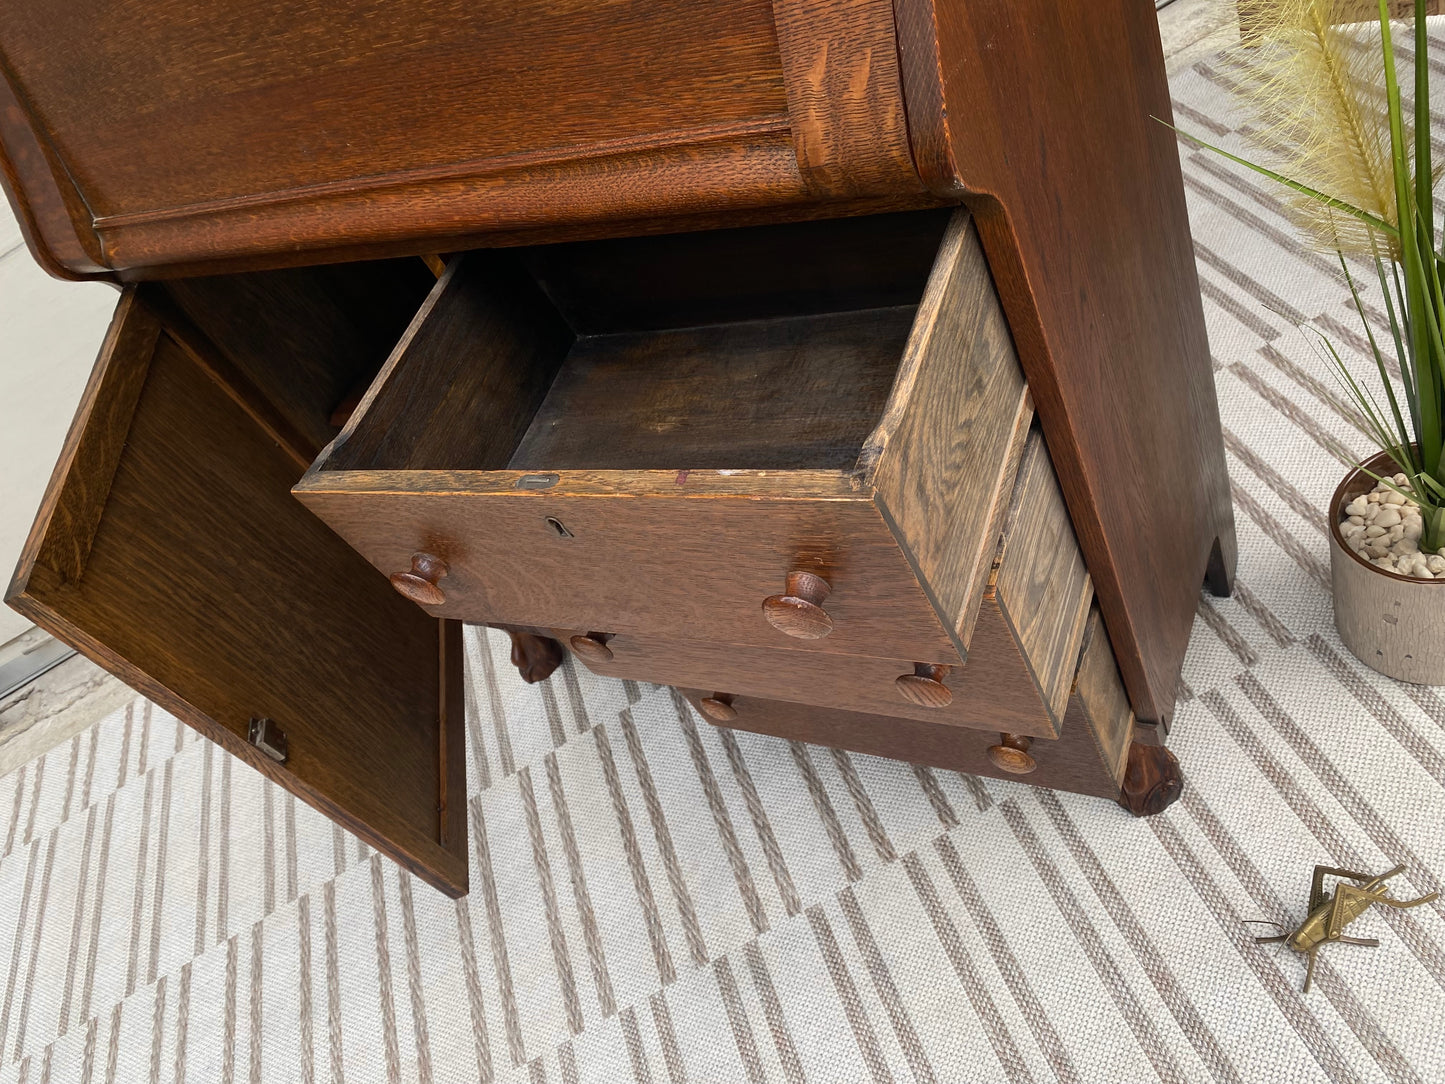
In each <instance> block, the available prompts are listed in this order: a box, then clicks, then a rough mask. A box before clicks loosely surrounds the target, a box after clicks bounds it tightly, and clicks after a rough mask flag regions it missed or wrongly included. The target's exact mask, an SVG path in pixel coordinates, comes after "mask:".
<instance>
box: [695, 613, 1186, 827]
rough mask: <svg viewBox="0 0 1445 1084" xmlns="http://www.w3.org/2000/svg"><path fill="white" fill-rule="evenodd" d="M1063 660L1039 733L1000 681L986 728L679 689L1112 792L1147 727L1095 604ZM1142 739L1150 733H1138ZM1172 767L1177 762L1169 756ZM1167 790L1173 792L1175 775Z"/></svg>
mask: <svg viewBox="0 0 1445 1084" xmlns="http://www.w3.org/2000/svg"><path fill="white" fill-rule="evenodd" d="M1071 662H1076V664H1077V669H1075V668H1074V666H1073V665H1071V666H1070V677H1069V679H1068V681H1067V682H1066V683H1065V686H1064V695H1065V710H1064V714H1063V719H1062V727H1061V729H1060V731H1059V732H1058V734H1057V735H1055V736H1054V737H1052V738H1044V739H1042V740H1041V739H1039V738H1038V737H1031V736H1029V735H1027V734H1023V733H1021V732H1019V731H1016V730H1010V729H1009V727H1010V726H1011V725H1012V723H1013V721H1014V714H1015V713H1014V712H1013V711H1012V710H1011V708H1010V706H1009V704H1008V703H1007V698H1008V696H1009V695H1010V693H1011V692H1012V691H1013V690H1010V689H1008V688H1006V687H1003V688H1000V689H999V690H998V695H997V697H996V701H995V703H996V711H995V713H994V715H993V718H994V720H995V726H994V727H993V728H992V729H991V730H990V729H989V728H986V727H980V728H979V729H976V730H975V729H970V728H965V727H958V726H940V725H939V724H938V723H937V722H931V723H930V722H925V721H922V720H919V719H914V718H906V717H900V716H899V715H898V714H897V713H896V712H891V711H890V713H889V714H888V715H873V714H867V713H865V712H861V711H856V710H854V711H844V710H839V709H837V708H833V707H819V706H816V705H813V704H802V703H794V702H790V701H786V700H768V699H764V698H761V697H754V696H728V697H727V698H726V700H725V701H719V699H718V697H717V694H716V693H715V692H712V691H710V690H706V689H697V688H693V689H682V690H681V692H682V694H683V695H684V696H685V697H686V698H687V700H688V701H689V702H690V703H691V704H692V706H693V707H695V708H697V709H698V711H699V712H700V713H701V714H702V715H703V716H704V717H705V718H706V719H707V720H708V721H709V722H712V723H715V724H718V725H722V726H728V727H732V728H734V729H739V730H751V731H755V732H757V733H759V734H771V735H774V736H775V737H780V738H788V739H791V740H793V741H805V742H812V743H813V744H815V745H828V746H836V747H839V748H843V749H852V750H855V751H856V752H860V753H871V754H873V755H875V756H883V757H891V758H893V759H895V760H907V761H908V762H910V763H912V764H927V765H930V766H932V767H935V768H952V769H954V770H956V771H960V772H967V773H968V774H970V775H987V776H993V777H994V778H997V779H1017V780H1020V781H1022V782H1025V783H1031V784H1033V785H1034V786H1040V787H1051V788H1056V789H1059V790H1069V791H1074V792H1075V793H1078V794H1093V795H1097V796H1098V797H1101V798H1112V799H1116V800H1117V799H1119V798H1120V796H1121V795H1120V791H1121V789H1122V788H1123V786H1124V785H1125V784H1126V771H1134V770H1142V769H1143V765H1141V766H1140V769H1136V768H1135V767H1134V765H1133V760H1134V757H1135V755H1136V753H1138V752H1145V756H1143V757H1141V758H1140V759H1141V760H1144V761H1147V760H1148V759H1149V757H1148V753H1147V751H1145V750H1142V749H1141V748H1140V743H1138V742H1135V741H1134V738H1135V737H1136V736H1138V735H1137V734H1136V730H1139V729H1143V730H1152V729H1153V728H1137V727H1136V725H1135V720H1134V714H1133V712H1132V711H1130V709H1129V698H1128V696H1127V695H1126V694H1125V692H1124V686H1123V683H1122V682H1121V681H1120V679H1119V669H1118V667H1117V666H1116V665H1115V662H1114V652H1113V649H1112V647H1111V645H1110V643H1109V637H1108V634H1107V633H1105V631H1104V623H1103V621H1102V620H1101V619H1100V617H1099V611H1098V610H1097V609H1095V610H1093V611H1092V612H1091V613H1090V614H1089V615H1088V619H1087V622H1086V624H1085V628H1084V635H1083V643H1082V645H1081V646H1080V650H1079V653H1078V655H1077V656H1076V657H1075V659H1074V660H1071ZM1006 685H1007V682H1005V686H1006ZM719 703H725V704H726V707H727V709H728V711H727V717H726V718H725V719H719V718H718V717H717V714H716V709H717V705H718V704H719ZM1145 740H1146V741H1152V740H1153V738H1152V736H1146V738H1145ZM1154 752H1155V753H1158V754H1161V756H1160V759H1161V760H1163V761H1168V760H1170V759H1172V758H1169V757H1168V756H1167V754H1163V752H1162V750H1154ZM1175 767H1176V770H1177V764H1176V765H1175ZM1156 785H1158V784H1156ZM1169 785H1170V784H1169V783H1168V781H1167V780H1166V781H1164V784H1163V788H1161V789H1166V790H1167V788H1168V786H1169ZM1172 797H1177V783H1176V784H1175V789H1174V791H1173V792H1172ZM1172 797H1170V798H1165V799H1164V800H1163V801H1162V803H1161V805H1160V806H1159V807H1158V808H1150V807H1147V806H1145V807H1143V809H1142V811H1144V812H1150V813H1154V812H1158V809H1159V808H1162V806H1163V805H1167V804H1168V803H1169V801H1170V800H1172ZM1130 808H1131V809H1134V806H1133V805H1132V804H1131V805H1130ZM1134 811H1135V812H1140V811H1141V810H1137V809H1134Z"/></svg>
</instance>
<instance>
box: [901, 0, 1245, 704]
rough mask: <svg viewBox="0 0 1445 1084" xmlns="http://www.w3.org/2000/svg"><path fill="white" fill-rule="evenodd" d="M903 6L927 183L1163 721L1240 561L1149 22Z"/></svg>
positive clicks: (1137, 697)
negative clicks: (959, 244) (960, 207)
mask: <svg viewBox="0 0 1445 1084" xmlns="http://www.w3.org/2000/svg"><path fill="white" fill-rule="evenodd" d="M895 11H896V14H897V19H898V32H899V48H900V54H901V57H902V72H903V84H904V91H905V98H906V100H907V103H908V121H909V133H910V138H911V140H912V143H913V150H914V157H915V160H916V161H917V164H918V167H919V171H920V173H921V174H922V176H923V178H924V181H925V182H926V183H927V184H928V186H929V188H930V190H932V191H933V192H934V193H935V194H937V195H939V196H943V197H947V196H952V197H953V198H958V199H962V200H965V201H967V203H968V204H969V206H970V207H971V208H972V209H973V211H974V213H975V215H976V218H977V222H978V229H979V234H980V237H981V238H982V241H983V246H984V250H985V252H986V253H987V254H988V259H989V265H990V268H991V270H992V273H993V278H994V281H995V283H996V285H997V288H998V292H999V296H1000V299H1001V301H1002V303H1003V308H1004V312H1005V313H1006V314H1007V316H1008V320H1009V326H1010V329H1011V330H1012V333H1013V339H1014V342H1015V344H1016V345H1017V348H1018V353H1019V360H1020V361H1021V362H1022V364H1023V368H1024V372H1025V374H1026V375H1027V377H1028V381H1029V388H1030V391H1031V392H1032V395H1033V398H1034V403H1035V406H1036V409H1037V410H1038V414H1039V419H1040V421H1041V423H1042V425H1043V430H1044V436H1045V437H1046V438H1047V439H1048V442H1049V450H1050V452H1051V453H1052V455H1053V459H1054V467H1055V469H1056V470H1057V471H1058V474H1059V480H1060V483H1061V484H1062V486H1063V491H1064V495H1065V497H1066V498H1067V500H1068V505H1069V510H1070V512H1071V513H1072V516H1073V520H1074V529H1075V532H1076V533H1077V534H1078V536H1079V543H1080V546H1081V547H1082V549H1083V551H1084V556H1085V559H1086V561H1087V563H1088V566H1089V572H1090V574H1091V576H1092V577H1093V580H1094V589H1095V591H1096V592H1097V593H1098V597H1099V606H1100V609H1101V610H1102V612H1103V616H1104V622H1105V624H1106V625H1107V626H1108V628H1109V635H1110V637H1111V638H1112V639H1113V642H1114V646H1115V648H1116V650H1117V652H1118V655H1119V664H1120V669H1121V671H1122V673H1123V676H1124V682H1125V685H1126V686H1127V687H1128V689H1129V692H1130V697H1131V700H1132V702H1133V704H1134V708H1135V710H1136V711H1137V712H1138V714H1139V715H1140V717H1141V718H1143V719H1145V720H1149V721H1159V720H1161V719H1164V718H1166V717H1169V716H1171V715H1172V713H1173V706H1174V695H1175V690H1176V689H1177V687H1178V679H1179V671H1180V666H1181V663H1182V661H1183V658H1184V649H1185V645H1186V644H1187V642H1188V639H1189V631H1190V629H1191V627H1192V625H1193V620H1194V611H1195V607H1196V604H1197V596H1198V592H1199V589H1200V584H1201V582H1202V581H1203V580H1204V576H1205V567H1206V563H1207V562H1208V560H1209V556H1210V553H1211V551H1212V550H1213V548H1214V543H1215V540H1216V539H1220V540H1221V560H1220V561H1219V562H1218V574H1217V575H1215V576H1214V577H1213V581H1212V583H1211V587H1212V588H1213V589H1215V590H1224V591H1227V590H1228V583H1229V579H1230V576H1231V575H1232V562H1233V554H1234V549H1235V547H1234V522H1233V515H1232V512H1231V510H1230V497H1229V485H1228V478H1227V476H1226V473H1225V464H1224V446H1223V440H1222V437H1221V434H1220V426H1219V408H1218V403H1217V401H1216V398H1215V392H1214V383H1213V376H1212V371H1211V367H1210V360H1209V346H1208V341H1207V338H1206V335H1205V327H1204V314H1203V308H1202V304H1201V302H1200V297H1199V282H1198V277H1197V273H1196V271H1195V266H1194V253H1193V248H1192V245H1191V243H1190V235H1189V223H1188V218H1187V215H1186V209H1185V204H1184V189H1183V184H1182V181H1181V177H1180V169H1179V154H1178V150H1177V148H1176V146H1175V141H1174V136H1173V134H1172V133H1171V132H1170V131H1169V130H1168V129H1167V128H1165V127H1164V126H1163V125H1162V124H1160V123H1158V121H1156V120H1154V119H1153V118H1154V117H1159V118H1162V119H1164V120H1168V119H1169V118H1170V116H1171V108H1170V100H1169V88H1168V84H1167V81H1166V79H1165V73H1164V60H1163V56H1162V53H1161V49H1160V45H1159V31H1158V27H1157V25H1156V19H1155V15H1154V12H1153V11H1152V10H1151V9H1150V7H1149V5H1147V4H1140V3H1138V2H1137V0H1099V2H1097V3H1091V4H1059V3H1056V2H1054V0H976V2H970V3H940V2H937V0H897V3H896V4H895ZM1145 508H1147V509H1148V514H1147V515H1146V514H1143V513H1142V512H1141V510H1142V509H1145Z"/></svg>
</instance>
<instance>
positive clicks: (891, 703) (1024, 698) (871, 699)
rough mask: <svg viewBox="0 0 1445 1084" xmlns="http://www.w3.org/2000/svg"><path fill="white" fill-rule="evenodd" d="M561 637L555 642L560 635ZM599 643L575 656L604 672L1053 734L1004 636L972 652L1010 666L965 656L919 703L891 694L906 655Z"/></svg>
mask: <svg viewBox="0 0 1445 1084" xmlns="http://www.w3.org/2000/svg"><path fill="white" fill-rule="evenodd" d="M985 634H986V635H991V636H1004V637H1008V636H1009V630H1008V629H1007V627H1006V626H1004V625H1003V624H1002V623H993V624H990V625H989V626H988V631H987V633H981V635H985ZM559 636H560V634H559ZM560 638H561V639H562V640H563V642H564V643H565V642H566V640H567V637H565V636H560ZM799 642H801V641H799ZM607 646H608V648H609V649H611V651H612V658H611V659H610V660H607V661H600V660H594V659H592V658H587V657H583V662H584V663H585V664H586V666H587V667H588V669H590V670H593V671H595V672H596V673H599V674H606V675H608V676H609V677H619V678H628V679H631V680H633V681H650V682H657V683H658V684H662V685H675V686H678V687H679V688H706V689H709V690H711V691H712V692H720V693H728V694H733V695H738V696H747V697H760V698H762V699H765V700H787V701H791V702H793V703H798V704H813V705H817V706H820V707H833V708H841V709H843V710H845V711H854V712H864V713H867V714H872V715H891V716H897V717H899V718H907V719H917V720H919V721H920V722H925V723H935V724H938V725H940V726H954V727H968V728H970V729H973V730H987V731H998V730H1009V731H1013V732H1015V733H1018V734H1031V735H1036V736H1038V737H1043V738H1052V737H1055V736H1056V735H1057V734H1058V732H1059V730H1058V724H1057V723H1056V722H1055V720H1054V719H1053V718H1052V717H1051V716H1050V715H1049V713H1048V712H1047V711H1045V710H1044V708H1043V706H1042V705H1041V704H1040V701H1039V696H1038V693H1037V692H1036V691H1034V687H1033V682H1032V679H1031V678H1030V677H1029V675H1028V674H1027V672H1026V671H1025V670H1024V663H1023V660H1022V659H1021V658H1020V657H1019V655H1018V652H1017V649H1016V648H1015V647H1014V646H1013V645H1012V643H1005V644H1000V645H997V647H996V649H993V650H988V649H983V648H980V650H982V651H983V654H984V655H985V656H991V657H993V658H995V659H1002V660H1010V659H1011V660H1012V666H1013V669H1014V671H1015V673H1013V674H1012V675H1011V674H1009V673H1007V672H999V671H997V670H994V671H990V672H985V667H984V666H982V665H977V666H976V665H975V664H974V662H973V661H972V660H970V661H969V662H966V663H965V664H964V665H963V666H962V667H955V668H953V669H952V670H951V671H950V672H949V673H948V674H947V675H946V676H945V677H944V678H943V684H944V686H945V687H946V688H947V689H948V690H949V691H950V692H951V693H952V694H953V698H952V700H951V701H950V702H949V703H948V704H947V705H945V706H943V707H923V706H921V705H919V704H917V703H914V702H911V701H909V700H908V699H907V698H906V697H905V696H903V695H902V694H901V693H900V692H899V690H898V688H897V686H896V685H895V682H896V681H897V679H898V678H899V677H901V676H902V675H904V674H910V675H911V674H913V673H914V661H913V660H912V659H907V658H901V659H900V658H875V657H871V656H862V655H838V654H824V653H821V652H816V651H794V650H789V649H788V647H786V646H785V647H783V648H774V647H759V646H756V645H741V644H718V643H705V642H700V641H696V640H673V639H668V638H666V637H662V636H648V635H645V634H635V635H634V634H621V635H618V636H614V637H612V638H611V639H610V640H608V641H607ZM579 655H580V653H579ZM1006 691H1008V693H1009V694H1010V695H1006ZM1012 694H1017V695H1012ZM1060 718H1062V714H1061V715H1060ZM888 755H890V756H902V755H903V754H902V753H901V752H900V753H897V754H892V753H890V754H888Z"/></svg>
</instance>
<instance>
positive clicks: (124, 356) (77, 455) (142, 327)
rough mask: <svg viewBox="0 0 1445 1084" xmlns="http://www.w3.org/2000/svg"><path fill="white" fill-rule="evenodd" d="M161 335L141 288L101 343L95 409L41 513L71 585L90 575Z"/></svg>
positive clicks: (124, 302)
mask: <svg viewBox="0 0 1445 1084" xmlns="http://www.w3.org/2000/svg"><path fill="white" fill-rule="evenodd" d="M160 335H161V323H160V321H159V320H158V319H156V317H155V315H154V314H153V313H152V312H151V311H150V310H149V309H147V308H146V307H145V306H144V305H142V304H140V302H139V300H138V298H137V297H136V291H135V289H134V288H130V289H127V290H126V291H125V292H124V293H122V294H121V297H120V301H119V303H118V304H117V305H116V308H115V312H114V314H112V316H111V319H110V326H109V327H108V328H107V329H106V333H105V339H104V341H103V342H102V343H101V346H100V358H101V360H102V362H103V363H102V364H97V365H96V367H95V368H94V369H93V370H92V371H91V374H90V380H89V382H88V384H87V386H86V389H85V392H84V394H83V395H82V401H83V402H85V403H88V404H90V409H89V414H88V417H87V419H86V424H85V425H84V426H79V425H76V426H72V427H71V430H70V432H69V434H68V435H67V436H66V441H65V446H64V448H62V449H61V453H60V459H59V461H58V462H57V463H56V466H55V470H54V473H53V474H52V476H51V479H50V484H49V485H48V486H47V487H46V491H45V497H44V503H43V504H42V506H41V509H40V513H39V515H40V518H41V519H43V520H45V521H46V522H47V524H48V528H47V531H46V539H45V542H46V561H47V564H48V565H49V566H50V567H51V568H52V569H53V570H54V571H55V572H56V573H57V574H58V575H59V576H60V577H61V579H62V580H63V581H64V582H69V583H73V582H75V581H76V580H79V579H80V577H81V574H82V573H83V572H84V570H85V564H86V560H87V558H88V557H89V556H90V544H91V542H92V541H93V540H94V538H95V532H96V531H97V530H98V529H99V528H100V519H101V515H102V514H103V513H104V511H105V504H106V500H107V499H108V498H109V497H110V486H111V480H112V479H113V478H114V477H115V469H116V464H117V463H118V462H119V460H120V455H121V452H122V450H123V449H124V448H125V439H126V434H127V433H128V432H129V431H130V423H131V417H132V416H133V415H134V414H135V408H136V403H137V401H138V400H139V399H140V395H141V389H142V388H143V387H144V386H145V377H146V370H147V368H148V367H149V365H150V359H151V355H152V354H154V353H155V349H156V341H157V340H158V339H159V338H160Z"/></svg>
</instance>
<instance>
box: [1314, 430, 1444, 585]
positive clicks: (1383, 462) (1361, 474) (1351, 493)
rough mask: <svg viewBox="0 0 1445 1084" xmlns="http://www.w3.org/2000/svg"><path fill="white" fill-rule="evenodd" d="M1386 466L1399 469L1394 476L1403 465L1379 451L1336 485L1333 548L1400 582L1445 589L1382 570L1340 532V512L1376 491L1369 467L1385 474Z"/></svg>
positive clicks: (1436, 582)
mask: <svg viewBox="0 0 1445 1084" xmlns="http://www.w3.org/2000/svg"><path fill="white" fill-rule="evenodd" d="M1386 466H1389V467H1394V468H1395V470H1394V471H1391V472H1390V473H1391V474H1398V473H1399V466H1400V465H1399V464H1398V463H1396V462H1395V459H1394V457H1393V456H1392V455H1390V453H1389V452H1377V453H1376V454H1374V455H1372V456H1370V458H1369V459H1366V460H1364V461H1363V462H1361V463H1360V464H1359V466H1356V467H1352V468H1350V470H1349V472H1348V473H1347V474H1346V475H1345V476H1344V478H1342V479H1340V484H1339V485H1337V486H1335V491H1334V493H1333V494H1331V496H1330V503H1329V506H1328V507H1329V515H1328V519H1329V527H1330V544H1331V546H1332V547H1333V548H1335V549H1338V550H1339V551H1340V553H1341V554H1342V555H1343V556H1344V557H1346V558H1348V559H1350V560H1351V561H1354V562H1355V563H1356V564H1358V565H1360V566H1361V567H1363V568H1367V569H1369V570H1370V571H1371V572H1375V573H1378V574H1379V575H1381V576H1388V577H1389V578H1390V579H1392V580H1400V581H1401V582H1403V583H1413V584H1429V585H1430V586H1432V587H1445V580H1417V579H1415V577H1414V576H1402V575H1400V574H1399V573H1398V572H1391V571H1390V570H1389V569H1386V568H1381V567H1380V566H1379V565H1373V564H1371V563H1370V562H1369V561H1367V560H1365V559H1364V558H1363V557H1361V556H1360V555H1359V554H1358V553H1356V552H1355V551H1354V550H1352V549H1351V548H1350V547H1349V544H1348V543H1347V542H1345V536H1344V534H1343V533H1342V532H1341V531H1340V513H1342V512H1343V511H1344V510H1345V505H1346V504H1348V503H1349V501H1352V500H1354V499H1355V498H1356V497H1358V496H1361V495H1362V494H1365V493H1368V492H1370V491H1371V490H1372V489H1374V488H1375V480H1374V479H1373V478H1371V477H1370V476H1369V475H1368V474H1366V473H1365V469H1366V468H1368V469H1370V470H1372V471H1374V472H1375V473H1376V474H1384V473H1385V472H1384V471H1383V470H1381V469H1380V468H1381V467H1386Z"/></svg>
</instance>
